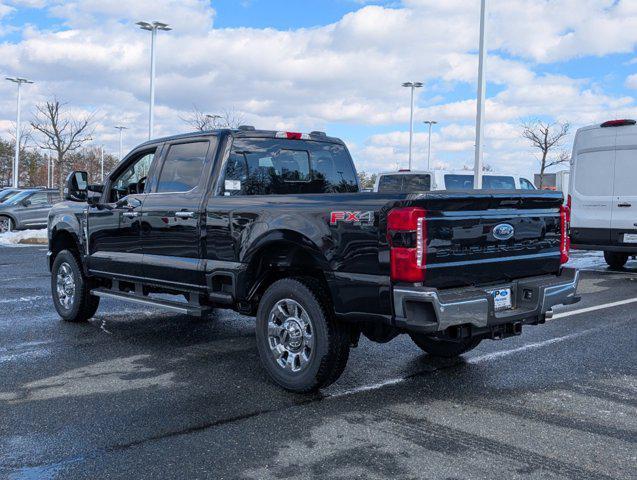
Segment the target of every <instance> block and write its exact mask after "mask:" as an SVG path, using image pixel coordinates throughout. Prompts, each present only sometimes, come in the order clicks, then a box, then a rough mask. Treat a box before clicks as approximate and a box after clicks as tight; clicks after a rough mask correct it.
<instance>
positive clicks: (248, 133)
mask: <svg viewBox="0 0 637 480" xmlns="http://www.w3.org/2000/svg"><path fill="white" fill-rule="evenodd" d="M288 133H290V134H295V135H300V133H297V132H286V131H281V130H278V131H277V130H257V129H255V128H253V127H249V126H243V127H239V128H218V129H215V130H204V131H196V132H189V133H181V134H178V135H170V136H167V137H160V138H154V139H152V140H148V141H146V142H144V143H142V144H140V145H139V146H140V147H141V146H145V145H153V144H156V143H163V142H172V141H175V140H182V139H188V138H197V137H207V136H210V135H223V134H229V135H232V136H233V137H235V138H244V137H249V138H255V137H256V138H278V137H277V134H279V135H281V134H288ZM303 135H304V136H307V138H302V139H301V140H313V141H317V142H328V143H338V144H341V145H345V144H344V142H343V141H342V140H341V139H340V138H336V137H329V136H327V135H326V134H325V133H324V132H319V131H313V132H310V133H307V134H303ZM283 138H285V137H283Z"/></svg>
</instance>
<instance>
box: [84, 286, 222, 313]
mask: <svg viewBox="0 0 637 480" xmlns="http://www.w3.org/2000/svg"><path fill="white" fill-rule="evenodd" d="M91 295H95V296H97V297H105V298H115V299H117V300H124V301H125V302H132V303H140V304H142V305H150V306H153V307H158V308H163V309H164V310H170V311H172V312H178V313H183V314H186V315H192V316H193V317H201V316H203V315H205V314H206V313H207V312H209V311H210V310H211V308H210V307H202V306H201V305H194V304H190V303H184V302H173V301H170V300H159V299H157V298H149V297H146V296H140V295H136V294H134V293H128V292H116V291H113V290H109V289H108V288H96V289H94V290H91Z"/></svg>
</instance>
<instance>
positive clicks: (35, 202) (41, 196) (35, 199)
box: [29, 192, 49, 207]
mask: <svg viewBox="0 0 637 480" xmlns="http://www.w3.org/2000/svg"><path fill="white" fill-rule="evenodd" d="M29 201H30V202H31V204H30V205H29V206H30V207H41V206H42V205H48V203H49V198H48V195H47V194H46V192H42V193H36V194H34V195H31V197H29Z"/></svg>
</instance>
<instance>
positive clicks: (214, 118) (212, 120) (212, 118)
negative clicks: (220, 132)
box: [206, 113, 223, 128]
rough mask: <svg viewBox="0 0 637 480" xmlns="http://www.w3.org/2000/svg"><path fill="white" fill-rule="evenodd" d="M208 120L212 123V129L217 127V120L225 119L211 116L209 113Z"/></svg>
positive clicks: (219, 116)
mask: <svg viewBox="0 0 637 480" xmlns="http://www.w3.org/2000/svg"><path fill="white" fill-rule="evenodd" d="M206 118H207V119H209V120H210V121H211V122H212V128H215V127H216V126H217V119H219V118H223V117H222V116H221V115H210V114H209V113H207V114H206Z"/></svg>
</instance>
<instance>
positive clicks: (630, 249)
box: [571, 243, 637, 255]
mask: <svg viewBox="0 0 637 480" xmlns="http://www.w3.org/2000/svg"><path fill="white" fill-rule="evenodd" d="M571 249H572V250H595V251H598V252H615V253H627V254H629V255H637V244H633V245H608V244H594V245H593V244H581V243H578V244H576V245H571Z"/></svg>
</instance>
